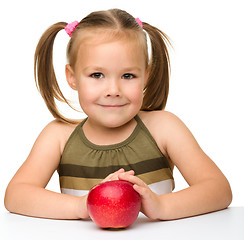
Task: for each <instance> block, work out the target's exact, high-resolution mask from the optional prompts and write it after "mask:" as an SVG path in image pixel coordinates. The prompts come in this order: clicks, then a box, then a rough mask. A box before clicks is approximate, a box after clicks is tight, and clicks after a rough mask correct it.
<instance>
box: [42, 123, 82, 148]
mask: <svg viewBox="0 0 244 240" xmlns="http://www.w3.org/2000/svg"><path fill="white" fill-rule="evenodd" d="M81 121H82V120H80V121H77V123H75V124H71V123H65V122H61V121H59V120H53V121H51V122H50V123H48V124H47V125H46V127H45V128H44V129H43V130H42V133H41V134H42V135H44V136H47V137H48V138H49V139H55V141H57V142H59V146H60V151H61V152H63V149H64V147H65V145H66V142H67V141H68V139H69V137H70V135H71V134H72V132H73V131H74V130H75V128H76V127H77V126H78V124H79V122H81Z"/></svg>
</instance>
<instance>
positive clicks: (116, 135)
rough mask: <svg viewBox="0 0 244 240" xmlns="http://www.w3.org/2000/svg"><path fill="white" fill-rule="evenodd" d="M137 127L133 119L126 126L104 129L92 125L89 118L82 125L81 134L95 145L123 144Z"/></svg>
mask: <svg viewBox="0 0 244 240" xmlns="http://www.w3.org/2000/svg"><path fill="white" fill-rule="evenodd" d="M136 125H137V122H136V120H135V119H134V118H133V119H131V120H130V121H129V122H127V123H126V124H124V125H122V126H120V127H116V128H106V127H103V126H98V125H94V124H93V123H92V121H89V118H88V119H87V121H86V122H85V123H84V125H83V132H84V134H85V136H86V138H87V139H88V140H89V141H90V142H92V143H93V144H96V145H112V144H117V143H120V142H123V141H124V140H126V139H127V138H128V137H129V136H130V135H131V134H132V132H133V131H134V129H135V127H136Z"/></svg>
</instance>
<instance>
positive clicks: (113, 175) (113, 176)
mask: <svg viewBox="0 0 244 240" xmlns="http://www.w3.org/2000/svg"><path fill="white" fill-rule="evenodd" d="M121 173H126V174H128V175H134V171H133V170H130V171H128V172H125V170H124V169H123V168H121V169H119V170H118V171H116V172H114V173H111V174H109V175H108V176H107V177H106V178H105V179H103V181H102V183H103V182H108V181H114V180H119V177H118V176H119V174H121Z"/></svg>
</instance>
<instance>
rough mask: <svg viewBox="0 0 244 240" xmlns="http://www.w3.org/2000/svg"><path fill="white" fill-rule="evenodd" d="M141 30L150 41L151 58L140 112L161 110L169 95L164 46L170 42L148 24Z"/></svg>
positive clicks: (168, 70) (165, 36)
mask: <svg viewBox="0 0 244 240" xmlns="http://www.w3.org/2000/svg"><path fill="white" fill-rule="evenodd" d="M143 29H144V30H145V31H146V32H147V33H148V35H149V38H150V40H151V48H152V57H151V61H150V63H149V68H150V72H149V77H148V82H147V85H146V87H145V89H144V99H143V104H142V110H146V111H152V110H162V109H164V108H165V106H166V102H167V98H168V93H169V75H170V61H169V54H168V50H167V45H166V44H167V43H169V44H170V41H169V39H168V37H167V35H166V34H164V33H163V32H162V31H160V30H159V29H157V28H156V27H153V26H151V25H150V24H148V23H145V22H143Z"/></svg>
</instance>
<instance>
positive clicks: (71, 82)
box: [65, 64, 77, 90]
mask: <svg viewBox="0 0 244 240" xmlns="http://www.w3.org/2000/svg"><path fill="white" fill-rule="evenodd" d="M65 74H66V80H67V82H68V84H69V86H70V87H71V88H72V89H73V90H77V86H76V81H75V75H74V71H73V69H72V68H71V66H70V65H69V64H67V65H66V66H65Z"/></svg>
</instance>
